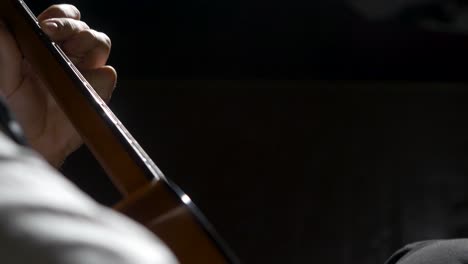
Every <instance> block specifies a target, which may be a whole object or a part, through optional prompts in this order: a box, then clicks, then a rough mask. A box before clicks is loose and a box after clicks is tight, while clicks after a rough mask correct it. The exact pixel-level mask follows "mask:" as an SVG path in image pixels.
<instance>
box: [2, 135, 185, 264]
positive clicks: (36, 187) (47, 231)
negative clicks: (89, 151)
mask: <svg viewBox="0 0 468 264" xmlns="http://www.w3.org/2000/svg"><path fill="white" fill-rule="evenodd" d="M0 257H1V263H5V264H23V263H24V264H26V263H27V264H29V263H36V264H40V263H44V264H45V263H47V264H135V263H138V264H146V263H147V264H159V263H161V264H172V263H177V261H176V259H175V257H174V256H173V255H172V253H171V252H170V251H169V249H168V248H167V247H166V246H165V245H164V244H163V243H162V242H161V241H160V240H159V239H158V238H156V237H155V236H154V235H153V234H151V233H150V232H149V231H147V230H146V229H145V228H144V227H142V226H140V225H138V224H136V223H134V222H133V221H132V220H130V219H128V218H126V217H125V216H122V215H120V214H118V213H116V212H114V211H111V210H110V209H107V208H105V207H103V206H101V205H99V204H97V203H96V202H95V201H93V200H92V199H90V198H88V196H87V195H86V194H84V193H82V192H81V191H80V190H78V189H77V188H76V187H75V186H74V185H73V184H71V183H70V182H68V181H67V180H66V179H65V178H63V176H62V175H59V174H58V173H57V172H56V170H54V169H53V168H51V167H50V166H49V165H48V164H47V163H46V162H44V161H43V160H42V159H39V158H38V156H37V154H36V153H34V152H33V151H31V150H30V149H28V148H26V147H23V146H20V145H18V144H16V143H14V142H13V141H12V140H10V139H9V138H8V137H6V136H5V135H4V134H3V133H0Z"/></svg>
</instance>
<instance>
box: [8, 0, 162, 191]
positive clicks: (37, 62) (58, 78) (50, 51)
mask: <svg viewBox="0 0 468 264" xmlns="http://www.w3.org/2000/svg"><path fill="white" fill-rule="evenodd" d="M0 15H1V16H2V17H3V19H4V20H5V22H6V23H7V25H8V26H9V27H10V29H11V31H12V33H13V34H14V35H15V37H16V39H17V41H18V44H19V46H20V49H21V51H22V52H23V55H24V56H25V57H26V58H27V59H28V60H29V62H30V63H31V65H32V66H33V67H34V68H35V69H37V71H38V73H39V75H40V76H41V77H42V79H43V80H44V81H45V82H46V83H47V85H48V87H49V88H50V92H51V93H52V95H53V96H54V98H55V99H56V101H57V103H58V104H59V106H60V107H61V109H62V110H63V111H64V112H65V114H66V115H67V117H68V118H69V119H70V121H71V123H72V124H73V125H74V127H75V128H76V130H77V131H78V133H79V134H80V135H81V136H82V138H83V141H84V143H85V144H86V145H87V146H88V148H89V149H90V150H91V152H92V153H93V155H94V156H95V158H96V159H97V161H98V162H99V163H100V165H101V166H102V167H103V169H104V170H105V171H106V173H107V174H108V175H109V177H110V178H111V179H112V181H113V182H114V184H115V185H116V187H117V188H118V189H119V190H120V192H121V193H122V194H123V195H124V196H126V195H128V194H130V193H133V192H135V191H136V190H138V189H141V188H142V187H144V186H146V185H148V184H149V183H151V182H153V181H157V180H159V179H161V178H164V176H163V174H162V173H161V171H160V170H159V169H158V167H157V166H156V165H155V164H154V163H153V162H152V160H151V159H150V158H149V156H148V155H147V154H146V153H145V151H144V150H143V149H142V148H141V147H140V145H139V144H138V143H137V141H136V140H135V139H134V138H133V137H132V135H131V134H130V133H129V132H128V130H127V129H126V128H125V127H124V126H123V124H122V123H121V122H120V121H119V119H118V118H117V117H116V116H115V115H114V114H113V113H112V111H111V110H110V109H109V107H108V106H107V105H106V103H105V102H104V101H103V100H102V99H101V98H100V97H99V95H98V94H97V93H96V92H95V90H94V89H93V87H92V86H91V85H90V84H89V83H88V81H86V79H85V78H84V77H83V76H82V75H81V74H80V72H79V70H78V69H77V68H76V67H75V66H74V65H73V63H72V62H71V61H70V60H69V59H68V58H67V56H66V55H65V53H64V52H63V51H62V50H61V49H60V47H59V46H58V45H57V44H55V43H54V42H52V41H50V39H49V38H48V37H47V36H46V35H45V33H44V32H43V31H42V30H41V28H40V26H39V24H38V21H37V18H36V17H35V16H34V14H33V13H32V12H31V11H30V10H29V8H28V7H27V6H26V4H25V3H24V2H23V1H22V0H2V1H0Z"/></svg>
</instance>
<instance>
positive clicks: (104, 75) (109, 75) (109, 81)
mask: <svg viewBox="0 0 468 264" xmlns="http://www.w3.org/2000/svg"><path fill="white" fill-rule="evenodd" d="M83 76H84V77H85V78H86V80H87V81H88V82H89V83H90V84H91V85H92V86H93V88H94V90H95V91H96V92H97V93H98V94H99V96H101V98H102V99H103V100H104V101H106V102H109V100H110V98H111V96H112V92H113V91H114V89H115V85H116V84H117V72H116V71H115V69H114V68H113V67H112V66H103V67H101V68H97V69H94V70H90V71H83Z"/></svg>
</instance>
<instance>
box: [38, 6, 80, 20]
mask: <svg viewBox="0 0 468 264" xmlns="http://www.w3.org/2000/svg"><path fill="white" fill-rule="evenodd" d="M49 18H72V19H76V20H80V19H81V13H80V10H78V8H76V7H75V6H73V5H67V4H60V5H53V6H50V7H49V8H47V9H46V10H44V11H43V12H42V13H41V14H40V15H39V16H38V17H37V19H38V20H39V22H42V21H43V20H46V19H49Z"/></svg>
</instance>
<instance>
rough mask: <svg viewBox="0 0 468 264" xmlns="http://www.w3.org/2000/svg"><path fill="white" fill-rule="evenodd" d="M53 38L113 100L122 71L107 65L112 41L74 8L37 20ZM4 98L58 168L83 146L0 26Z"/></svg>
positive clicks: (51, 12)
mask: <svg viewBox="0 0 468 264" xmlns="http://www.w3.org/2000/svg"><path fill="white" fill-rule="evenodd" d="M38 20H39V24H40V26H41V28H42V29H43V30H44V32H45V33H46V34H47V35H48V36H49V37H50V39H51V40H52V41H54V42H56V43H57V44H59V45H60V47H61V48H62V49H63V51H64V52H65V53H66V54H67V56H68V57H69V58H70V60H71V61H72V62H73V63H74V64H75V66H76V67H77V68H78V69H79V70H80V71H81V73H82V74H83V76H84V77H85V78H86V79H87V80H88V82H89V83H90V84H91V85H92V86H93V87H94V89H96V92H97V93H98V94H99V95H100V96H101V97H102V98H103V100H105V101H108V100H109V99H110V97H111V94H112V92H113V90H114V87H115V84H116V80H117V73H116V71H115V70H114V68H112V67H111V66H107V65H106V62H107V59H108V57H109V53H110V48H111V41H110V39H109V37H108V36H107V35H105V34H104V33H101V32H97V31H95V30H93V29H90V28H89V26H88V25H87V24H86V23H85V22H82V21H80V12H79V10H78V9H77V8H76V7H74V6H72V5H65V4H62V5H54V6H51V7H49V8H47V9H46V10H45V11H44V12H42V13H41V14H40V15H39V16H38ZM0 95H2V96H3V97H4V98H5V100H6V102H7V104H8V106H9V107H10V109H11V110H12V112H13V113H14V114H15V116H16V118H17V120H18V122H19V123H20V124H21V126H22V127H23V130H24V133H25V137H26V139H27V141H28V143H29V144H30V145H31V147H33V148H34V149H35V150H36V151H37V152H39V153H40V154H42V155H43V156H44V157H45V158H46V159H47V161H48V162H49V163H50V164H52V165H54V166H59V165H60V164H61V162H63V160H64V159H65V158H66V157H67V156H68V155H69V154H70V153H72V152H73V151H74V150H76V149H77V148H78V147H79V146H80V145H81V144H82V140H81V137H80V136H79V135H78V133H77V132H76V130H75V129H74V128H73V126H72V124H71V123H70V121H69V120H68V118H67V117H66V116H65V114H64V113H63V112H62V110H61V109H60V108H59V106H58V105H57V104H56V102H55V100H54V98H53V97H52V95H51V94H50V93H49V91H48V87H47V85H46V84H45V83H44V82H43V81H42V80H41V79H40V78H39V76H38V74H37V73H36V71H35V69H33V68H32V67H31V66H30V64H29V62H28V60H27V59H26V58H23V56H22V54H21V51H20V49H19V48H18V45H17V43H16V40H15V39H14V37H13V35H12V34H11V33H10V32H9V31H8V29H7V28H6V26H5V25H4V24H3V23H0Z"/></svg>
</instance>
